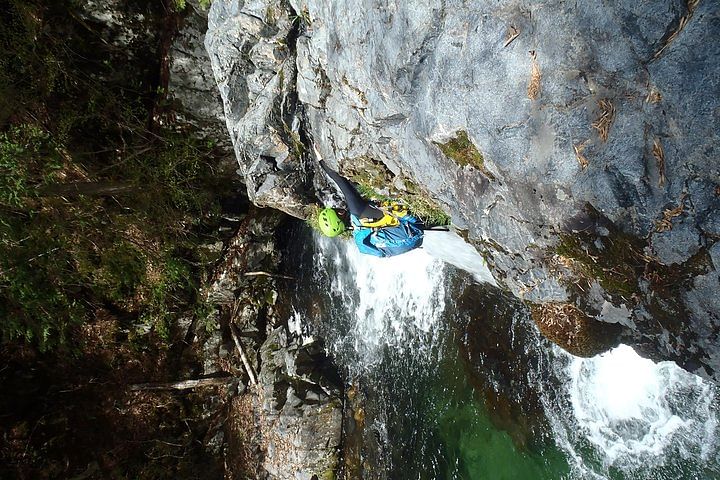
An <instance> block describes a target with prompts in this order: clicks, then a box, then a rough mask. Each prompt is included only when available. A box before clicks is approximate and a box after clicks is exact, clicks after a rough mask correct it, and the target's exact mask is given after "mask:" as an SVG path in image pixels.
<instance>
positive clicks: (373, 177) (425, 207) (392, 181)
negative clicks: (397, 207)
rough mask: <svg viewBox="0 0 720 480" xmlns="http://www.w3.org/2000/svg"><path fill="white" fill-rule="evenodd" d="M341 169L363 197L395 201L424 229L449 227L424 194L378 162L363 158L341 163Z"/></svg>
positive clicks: (438, 210)
mask: <svg viewBox="0 0 720 480" xmlns="http://www.w3.org/2000/svg"><path fill="white" fill-rule="evenodd" d="M344 167H345V171H346V173H347V175H348V176H349V178H350V179H352V181H353V182H355V183H356V186H357V189H358V191H359V192H360V194H361V195H362V196H363V197H365V198H370V199H373V200H376V201H378V202H385V201H399V202H400V203H402V204H404V205H406V206H407V207H408V209H409V210H410V212H411V213H412V214H414V215H416V216H417V217H418V218H420V219H421V220H422V221H423V222H424V223H425V224H426V225H428V226H445V225H450V221H451V219H450V216H449V215H448V214H447V213H445V212H444V211H443V209H442V208H440V207H439V206H438V204H437V203H436V202H435V201H434V200H433V199H432V198H431V197H430V196H429V195H428V194H427V193H425V192H424V191H423V190H422V189H421V188H420V187H419V186H418V185H417V184H415V183H414V182H412V181H410V180H409V179H407V178H404V177H399V178H398V177H395V176H394V175H393V174H392V172H390V171H389V170H388V169H387V167H385V165H383V164H382V163H381V162H378V161H375V160H372V159H369V158H364V157H363V158H356V159H353V160H352V161H348V162H345V164H344ZM396 185H399V187H398V186H396Z"/></svg>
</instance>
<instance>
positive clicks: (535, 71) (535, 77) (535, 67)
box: [527, 50, 541, 100]
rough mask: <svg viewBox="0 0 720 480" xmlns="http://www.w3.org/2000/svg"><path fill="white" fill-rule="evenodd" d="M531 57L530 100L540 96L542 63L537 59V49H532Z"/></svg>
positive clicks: (528, 89)
mask: <svg viewBox="0 0 720 480" xmlns="http://www.w3.org/2000/svg"><path fill="white" fill-rule="evenodd" d="M530 58H531V61H532V68H531V70H530V82H529V83H528V87H527V96H528V98H529V99H530V100H536V99H537V98H538V97H539V96H540V78H541V75H540V65H539V64H538V61H537V53H535V50H530Z"/></svg>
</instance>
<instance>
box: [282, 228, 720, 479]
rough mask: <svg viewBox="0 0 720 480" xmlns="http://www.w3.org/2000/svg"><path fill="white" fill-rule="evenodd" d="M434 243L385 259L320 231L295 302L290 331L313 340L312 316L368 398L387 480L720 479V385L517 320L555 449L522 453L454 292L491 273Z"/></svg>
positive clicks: (441, 241)
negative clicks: (600, 351) (572, 349)
mask: <svg viewBox="0 0 720 480" xmlns="http://www.w3.org/2000/svg"><path fill="white" fill-rule="evenodd" d="M434 238H435V239H436V240H437V241H434V242H432V241H431V242H430V244H429V245H427V247H426V248H425V249H421V250H415V251H412V252H410V253H407V254H404V255H400V256H398V257H393V258H386V259H383V258H374V257H370V256H363V255H360V254H359V253H358V252H357V250H356V248H355V246H354V245H353V243H352V242H350V241H341V240H338V239H327V238H324V237H320V236H318V235H313V236H312V239H311V240H310V242H309V244H311V245H310V246H309V247H308V248H309V250H311V251H312V252H313V255H312V257H311V258H309V259H306V260H304V262H305V263H304V264H303V265H304V267H303V268H306V269H308V270H309V271H310V272H309V273H308V274H307V276H306V277H304V282H305V286H304V287H298V288H299V290H298V292H299V293H298V298H297V301H298V302H299V303H301V302H305V303H304V304H305V305H306V306H307V308H308V309H309V310H312V313H309V311H308V312H302V311H298V310H296V311H295V315H294V316H293V318H292V324H293V330H295V331H297V332H298V333H302V334H307V333H308V332H307V331H306V330H307V329H306V328H305V327H302V326H301V325H300V324H301V323H302V321H301V319H302V318H306V319H307V318H311V319H314V320H312V321H313V322H315V324H316V329H315V330H314V331H313V332H312V333H313V334H318V335H319V336H321V337H322V338H323V339H324V341H325V344H326V348H327V350H328V352H329V353H330V354H331V355H332V357H333V358H334V359H335V361H336V362H337V363H338V364H339V365H340V366H342V367H344V369H345V371H346V373H347V375H348V376H347V378H346V381H348V382H353V383H355V382H358V383H359V384H360V385H365V387H366V388H367V402H368V403H367V404H366V405H365V410H366V415H367V417H366V421H367V425H366V427H365V428H366V431H369V432H370V433H369V434H368V435H369V438H371V439H376V440H377V444H376V445H373V447H370V448H375V449H377V450H379V451H380V452H381V453H379V454H378V455H377V457H378V458H376V459H375V460H376V461H377V470H378V471H387V472H389V473H388V475H389V476H388V477H384V478H400V479H404V478H423V479H425V478H428V479H430V478H432V479H441V478H448V479H450V478H452V479H461V478H476V477H478V476H479V477H480V478H494V477H503V478H538V479H540V478H543V479H557V478H565V479H568V480H570V479H593V480H615V479H647V480H650V479H652V480H656V479H667V480H670V479H672V480H676V479H686V478H687V479H711V478H720V457H719V452H720V444H719V441H720V440H719V439H718V432H719V431H720V430H719V428H718V420H719V419H718V410H719V408H718V407H719V406H720V393H719V392H718V389H717V387H716V386H714V385H712V384H710V383H708V382H706V381H704V380H702V379H700V378H699V377H697V376H695V375H692V374H690V373H688V372H686V371H685V370H682V369H680V368H679V367H677V366H676V365H675V364H674V363H671V362H661V363H653V362H651V361H649V360H646V359H643V358H640V357H639V356H638V355H636V354H635V353H634V351H633V350H632V349H631V348H630V347H627V346H620V347H618V348H616V349H614V350H612V351H610V352H607V353H606V354H604V355H600V356H597V357H594V358H590V359H581V358H576V357H573V356H571V355H569V354H567V353H566V352H564V351H562V350H561V349H559V348H557V347H554V346H551V345H550V344H549V342H547V341H546V340H544V339H542V338H541V337H540V334H539V333H538V332H537V330H536V329H535V328H534V326H533V324H532V323H531V322H530V320H529V319H528V318H527V317H524V315H525V314H524V313H522V312H520V311H517V312H515V313H514V316H513V317H512V321H510V322H508V323H507V324H508V325H510V327H507V328H511V329H513V331H511V332H508V333H507V341H508V342H509V344H510V345H509V347H508V349H507V352H508V353H506V355H510V356H509V357H508V358H507V359H506V360H505V361H506V362H508V363H511V364H514V363H517V362H522V363H523V364H526V365H531V366H532V367H530V370H529V372H530V373H528V377H527V382H528V384H529V385H531V386H532V388H533V389H534V390H536V391H537V392H539V395H538V397H539V398H538V399H536V400H535V401H536V402H539V409H540V410H539V411H540V412H542V411H544V412H545V416H546V417H547V420H548V424H549V428H550V430H549V431H548V432H546V434H547V438H549V439H550V441H549V442H546V443H544V444H542V446H540V447H538V448H540V449H541V451H528V450H523V449H522V448H520V447H517V445H515V444H514V443H513V441H512V440H511V439H510V437H509V436H508V434H507V433H506V432H505V431H503V430H501V429H498V427H496V426H495V425H494V424H493V422H492V421H490V420H489V418H490V417H491V416H492V412H488V411H487V410H486V407H485V406H484V404H483V400H482V399H483V394H482V392H479V391H477V390H476V388H479V387H477V386H475V387H473V386H472V385H470V384H469V379H468V370H467V369H468V368H472V366H468V365H465V366H464V365H463V360H462V356H461V355H460V354H459V351H460V350H459V347H458V345H459V344H460V343H462V342H463V336H464V335H467V334H468V333H467V332H466V331H465V330H463V329H462V328H460V329H459V330H458V328H459V327H458V325H453V322H452V321H451V319H452V318H456V317H457V316H458V315H459V316H460V317H462V315H467V313H464V312H462V311H454V310H453V309H456V308H457V305H456V304H455V302H454V299H455V298H457V297H458V296H459V295H460V294H461V293H462V292H461V291H458V292H454V291H452V290H451V289H450V288H451V287H450V285H453V282H452V281H451V278H454V277H456V276H458V275H460V276H461V277H462V278H468V277H467V275H466V274H464V273H459V271H458V270H456V269H455V268H454V267H452V266H450V265H448V263H449V264H452V265H456V266H458V267H461V268H464V269H466V270H468V271H469V272H470V273H471V274H472V278H471V279H470V281H475V282H477V281H486V282H487V283H491V281H492V277H490V276H489V274H488V273H487V269H486V268H485V266H484V263H482V259H481V258H480V257H479V256H477V254H476V252H474V249H467V248H460V247H461V245H459V244H454V243H453V242H454V241H456V239H455V238H454V237H452V236H448V237H445V238H443V237H440V236H436V237H434ZM473 252H474V253H473ZM436 257H438V258H436ZM440 258H442V260H440ZM463 275H465V276H464V277H463ZM458 278H460V277H458ZM488 288H490V287H488ZM308 305H309V306H308ZM449 311H451V312H450V313H449ZM516 316H517V317H518V318H516ZM461 323H462V322H461ZM515 330H517V331H515ZM482 331H483V329H482V328H480V329H478V330H476V331H475V332H480V333H479V334H482ZM518 333H523V334H522V335H518ZM475 334H478V333H475ZM513 355H514V357H513ZM481 356H482V352H481V353H480V357H481ZM480 368H482V364H481V365H480ZM499 388H500V387H499ZM515 400H516V401H517V402H519V403H521V402H523V401H525V399H520V398H518V399H515ZM371 441H372V440H371ZM366 454H367V452H366ZM368 478H375V477H373V475H370V476H369V477H368Z"/></svg>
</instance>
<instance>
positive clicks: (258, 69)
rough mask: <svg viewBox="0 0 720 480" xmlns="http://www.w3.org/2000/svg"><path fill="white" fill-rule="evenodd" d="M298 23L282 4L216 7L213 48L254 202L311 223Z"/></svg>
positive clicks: (208, 42) (275, 0) (210, 36)
mask: <svg viewBox="0 0 720 480" xmlns="http://www.w3.org/2000/svg"><path fill="white" fill-rule="evenodd" d="M296 23H297V22H293V21H292V20H291V19H290V12H289V11H288V10H287V8H286V3H285V2H281V1H280V0H271V1H270V2H262V1H251V2H241V1H221V2H215V3H214V4H213V6H212V8H211V10H210V15H209V18H208V33H207V35H206V37H205V47H206V48H207V50H208V52H209V54H210V58H211V60H212V67H213V71H214V72H215V78H216V80H217V83H218V88H219V89H220V94H221V95H222V98H223V101H224V106H225V115H226V120H227V127H228V130H229V133H230V139H231V140H232V142H233V145H234V148H235V155H236V156H237V158H238V162H239V164H240V173H242V175H244V177H245V182H246V184H247V188H248V195H249V197H250V199H251V200H252V201H253V202H254V203H256V204H257V205H260V206H269V207H274V208H277V209H279V210H283V211H285V212H287V213H289V214H291V215H294V216H296V217H303V216H304V210H305V207H306V206H307V205H308V204H310V203H312V202H313V201H314V200H313V198H312V197H311V196H309V195H308V192H307V190H308V189H307V188H306V186H307V180H306V175H305V173H304V167H303V164H302V158H301V154H302V149H303V148H304V147H303V144H302V142H301V139H300V132H299V121H298V118H297V117H296V116H295V113H296V102H297V94H296V92H295V77H296V75H297V69H296V67H295V61H294V60H295V58H294V56H293V55H292V52H291V47H292V45H290V44H289V42H290V43H292V35H291V34H290V32H291V30H293V29H294V28H296Z"/></svg>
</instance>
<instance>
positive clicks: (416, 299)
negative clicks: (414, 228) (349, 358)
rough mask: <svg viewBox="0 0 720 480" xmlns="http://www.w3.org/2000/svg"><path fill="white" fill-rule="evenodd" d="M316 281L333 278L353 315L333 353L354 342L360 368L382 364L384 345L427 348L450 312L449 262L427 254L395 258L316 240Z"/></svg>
mask: <svg viewBox="0 0 720 480" xmlns="http://www.w3.org/2000/svg"><path fill="white" fill-rule="evenodd" d="M316 242H317V246H318V248H319V254H318V255H316V257H315V262H316V263H315V267H316V279H317V280H318V281H322V277H323V276H324V275H327V273H326V270H328V269H332V270H334V271H333V272H331V275H330V284H331V295H332V296H333V297H335V298H337V299H340V301H341V303H342V305H343V306H344V309H345V310H346V312H348V313H351V315H349V316H348V317H349V321H350V322H351V323H350V325H347V331H346V332H338V333H340V334H341V335H342V337H341V338H336V339H334V340H332V341H331V346H332V349H333V350H334V352H333V353H335V354H337V353H338V352H339V351H341V350H344V351H347V348H348V347H349V346H350V345H348V342H349V343H350V344H352V350H354V351H355V353H356V355H357V357H356V361H358V362H359V365H358V367H364V368H368V367H371V366H372V365H374V364H376V363H377V362H378V360H379V358H380V353H381V349H382V348H383V347H384V346H389V347H392V348H393V349H394V350H396V351H398V350H399V351H403V350H405V349H408V348H412V349H425V348H428V347H430V346H431V345H432V343H433V338H434V336H435V335H436V334H437V327H438V319H439V318H440V315H441V313H442V312H443V310H444V309H445V288H444V282H443V280H444V277H445V267H444V265H443V263H442V262H441V261H439V260H437V259H434V258H433V257H431V256H429V255H428V254H427V253H426V252H425V251H423V250H414V251H411V252H409V253H406V254H404V255H400V256H397V257H392V258H376V257H371V256H367V255H361V254H360V253H359V252H358V251H357V249H356V248H355V246H354V244H353V243H352V242H338V241H337V240H331V239H327V238H324V237H319V236H318V237H316Z"/></svg>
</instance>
